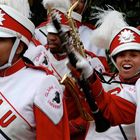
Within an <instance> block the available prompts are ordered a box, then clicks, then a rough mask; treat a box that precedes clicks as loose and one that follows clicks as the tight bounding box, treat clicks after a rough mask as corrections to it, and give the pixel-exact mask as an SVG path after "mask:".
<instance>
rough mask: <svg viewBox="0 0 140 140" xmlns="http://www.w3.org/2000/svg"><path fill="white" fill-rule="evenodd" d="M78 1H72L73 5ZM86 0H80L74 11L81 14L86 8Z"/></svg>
mask: <svg viewBox="0 0 140 140" xmlns="http://www.w3.org/2000/svg"><path fill="white" fill-rule="evenodd" d="M76 1H77V0H71V3H72V4H74V3H75V2H76ZM84 4H85V0H80V2H79V4H78V5H77V7H75V9H74V11H75V12H77V13H79V14H81V13H82V11H83V8H84Z"/></svg>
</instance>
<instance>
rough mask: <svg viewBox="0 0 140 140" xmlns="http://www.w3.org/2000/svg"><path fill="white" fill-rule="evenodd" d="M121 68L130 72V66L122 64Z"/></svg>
mask: <svg viewBox="0 0 140 140" xmlns="http://www.w3.org/2000/svg"><path fill="white" fill-rule="evenodd" d="M122 67H123V69H124V70H130V69H131V68H132V65H130V64H124V65H123V66H122Z"/></svg>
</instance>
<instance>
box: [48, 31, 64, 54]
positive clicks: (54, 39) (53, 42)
mask: <svg viewBox="0 0 140 140" xmlns="http://www.w3.org/2000/svg"><path fill="white" fill-rule="evenodd" d="M47 39H48V45H49V48H50V51H51V52H52V53H63V48H62V47H61V46H62V45H61V40H60V38H59V35H58V34H57V33H48V35H47Z"/></svg>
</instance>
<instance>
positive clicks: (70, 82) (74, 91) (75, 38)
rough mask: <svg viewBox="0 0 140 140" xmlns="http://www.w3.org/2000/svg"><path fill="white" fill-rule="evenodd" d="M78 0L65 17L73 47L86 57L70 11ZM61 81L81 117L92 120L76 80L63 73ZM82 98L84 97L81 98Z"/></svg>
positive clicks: (74, 5) (76, 3) (75, 4)
mask: <svg viewBox="0 0 140 140" xmlns="http://www.w3.org/2000/svg"><path fill="white" fill-rule="evenodd" d="M79 1H80V0H78V1H76V2H75V3H74V4H73V5H72V6H71V7H70V9H69V11H68V14H67V18H68V22H69V26H70V27H71V31H70V33H71V36H72V45H73V47H74V49H75V50H76V51H77V52H79V53H80V54H81V55H82V56H83V57H86V55H85V52H84V48H83V44H82V43H81V41H80V38H79V35H78V30H77V28H76V26H75V23H74V20H73V19H72V16H71V14H72V11H73V10H74V8H75V7H76V6H77V5H78V3H79ZM61 83H62V84H64V85H65V87H66V89H68V91H69V92H70V93H71V95H72V96H73V98H74V100H75V103H76V105H77V108H78V110H79V113H80V115H81V117H82V118H83V119H84V120H86V121H93V117H92V116H91V115H90V113H88V112H87V111H86V108H85V102H86V101H85V102H83V100H86V99H85V98H84V96H83V95H82V94H83V93H82V92H81V91H80V89H79V87H78V85H77V83H76V80H75V79H74V78H72V77H70V76H68V75H64V77H63V78H62V80H61ZM83 98H84V99H83Z"/></svg>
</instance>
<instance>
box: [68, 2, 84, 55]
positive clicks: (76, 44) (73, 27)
mask: <svg viewBox="0 0 140 140" xmlns="http://www.w3.org/2000/svg"><path fill="white" fill-rule="evenodd" d="M79 2H80V0H77V1H76V2H75V3H74V4H73V5H72V6H71V7H70V8H69V10H68V14H67V18H68V22H69V26H70V27H71V32H70V33H71V36H72V41H73V44H72V45H73V47H74V48H75V50H76V51H77V52H79V53H80V54H81V55H82V56H83V57H86V55H85V52H84V46H83V44H82V42H81V41H80V37H79V34H78V29H77V28H76V25H75V22H74V20H73V19H72V12H73V10H74V8H76V6H77V5H78V3H79Z"/></svg>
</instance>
